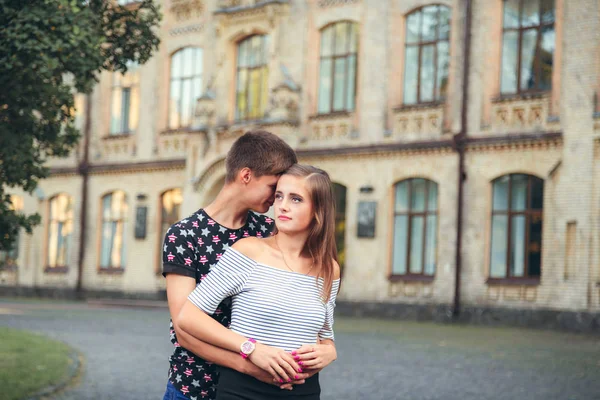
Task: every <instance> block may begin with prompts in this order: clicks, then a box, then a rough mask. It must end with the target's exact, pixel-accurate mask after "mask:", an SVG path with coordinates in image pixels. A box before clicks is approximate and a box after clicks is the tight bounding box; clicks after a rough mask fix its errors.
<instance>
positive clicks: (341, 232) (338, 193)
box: [333, 183, 347, 268]
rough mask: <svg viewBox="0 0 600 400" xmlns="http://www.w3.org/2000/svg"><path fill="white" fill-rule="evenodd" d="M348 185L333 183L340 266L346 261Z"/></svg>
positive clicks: (336, 239)
mask: <svg viewBox="0 0 600 400" xmlns="http://www.w3.org/2000/svg"><path fill="white" fill-rule="evenodd" d="M346 192H347V190H346V186H344V185H340V184H339V183H333V195H334V196H335V243H336V245H337V252H338V262H339V264H340V268H343V267H344V264H345V262H346Z"/></svg>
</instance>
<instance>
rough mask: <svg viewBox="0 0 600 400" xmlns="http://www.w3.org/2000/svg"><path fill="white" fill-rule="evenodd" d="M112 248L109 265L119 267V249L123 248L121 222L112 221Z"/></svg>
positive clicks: (120, 264) (120, 263)
mask: <svg viewBox="0 0 600 400" xmlns="http://www.w3.org/2000/svg"><path fill="white" fill-rule="evenodd" d="M112 231H113V237H114V239H113V248H112V252H111V258H110V263H111V265H110V266H111V267H121V266H122V262H121V254H122V253H121V250H122V249H123V224H122V223H121V222H113V223H112Z"/></svg>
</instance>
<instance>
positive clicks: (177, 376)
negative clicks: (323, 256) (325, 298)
mask: <svg viewBox="0 0 600 400" xmlns="http://www.w3.org/2000/svg"><path fill="white" fill-rule="evenodd" d="M296 162H297V159H296V154H295V153H294V151H293V150H292V148H291V147H290V146H288V145H287V144H286V143H285V142H284V141H282V140H281V139H279V138H278V137H277V136H275V135H273V134H271V133H269V132H265V131H253V132H248V133H246V134H244V135H243V136H241V137H240V138H239V139H238V140H236V141H235V143H234V144H233V146H232V147H231V149H230V150H229V152H228V153H227V159H226V170H227V176H226V179H225V185H224V186H223V188H222V189H221V191H220V192H219V194H218V195H217V198H216V199H215V200H214V201H213V202H212V203H211V204H210V205H208V206H207V207H206V208H204V209H200V210H198V211H196V212H195V213H194V214H192V215H191V216H189V217H187V218H185V219H183V220H181V221H179V222H177V223H175V224H174V225H172V226H171V228H170V229H169V230H168V231H167V233H166V235H165V241H164V246H163V275H164V276H165V277H166V279H167V298H168V302H169V311H170V313H171V326H170V334H171V343H173V345H174V346H175V348H174V351H173V355H172V356H171V357H170V359H169V361H170V368H169V381H168V383H167V391H166V393H165V396H164V399H165V400H167V399H192V400H195V399H197V400H200V399H203V400H213V399H215V397H216V390H217V380H218V376H217V373H216V365H222V366H225V367H229V368H232V369H234V370H236V371H239V372H242V373H245V374H248V375H251V376H253V377H255V378H256V379H259V380H262V381H264V382H269V383H272V378H271V376H270V374H268V373H267V372H265V371H263V370H261V369H260V368H258V367H256V366H255V365H254V364H252V363H251V362H249V361H247V360H245V359H244V358H243V357H241V356H240V355H239V354H238V353H233V352H230V351H227V350H223V349H220V348H218V347H215V346H212V345H209V344H206V343H204V342H201V341H199V340H197V339H195V338H193V337H192V336H190V335H187V334H185V332H181V331H179V330H176V329H175V328H174V324H173V320H174V319H175V318H177V316H178V315H179V311H180V310H181V307H182V306H183V304H184V303H185V302H186V300H187V296H188V295H189V294H190V293H191V292H192V291H193V290H194V289H195V287H196V285H197V284H198V283H199V282H200V281H201V280H202V279H203V278H204V277H205V276H206V274H208V273H209V272H210V268H211V267H212V266H213V265H215V264H216V263H217V261H218V260H219V259H220V258H221V256H222V254H223V252H224V251H225V250H226V249H227V248H228V247H229V246H231V245H233V244H234V243H235V242H236V241H237V240H239V239H241V238H242V237H246V236H257V237H266V236H268V235H270V234H271V230H272V229H273V227H274V222H273V220H272V219H270V218H268V217H266V216H263V215H259V214H256V213H254V212H253V211H256V212H258V213H265V212H267V211H268V210H269V208H270V207H271V206H272V205H273V201H274V193H275V187H276V185H277V181H278V180H279V176H280V175H281V173H283V172H284V171H285V170H286V169H288V168H289V167H290V166H292V165H293V164H295V163H296ZM251 210H252V211H251ZM212 317H213V318H214V319H215V320H217V321H218V322H220V323H221V324H222V325H224V326H229V323H230V318H231V299H226V300H225V301H223V303H221V304H220V305H219V308H218V309H217V311H216V312H215V314H214V315H213V316H212ZM301 378H304V376H302V377H301ZM288 388H289V387H288Z"/></svg>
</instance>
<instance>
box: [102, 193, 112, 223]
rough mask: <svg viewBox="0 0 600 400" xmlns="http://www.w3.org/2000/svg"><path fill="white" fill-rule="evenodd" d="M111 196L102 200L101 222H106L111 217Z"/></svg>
mask: <svg viewBox="0 0 600 400" xmlns="http://www.w3.org/2000/svg"><path fill="white" fill-rule="evenodd" d="M111 204H112V195H110V194H109V195H106V196H104V197H103V198H102V220H103V221H108V220H110V217H111V215H112V214H111V208H110V206H111Z"/></svg>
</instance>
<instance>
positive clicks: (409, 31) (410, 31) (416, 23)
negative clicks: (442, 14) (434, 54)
mask: <svg viewBox="0 0 600 400" xmlns="http://www.w3.org/2000/svg"><path fill="white" fill-rule="evenodd" d="M420 26H421V12H420V11H417V12H414V13H412V14H410V15H409V16H408V18H406V43H417V42H418V41H419V30H420Z"/></svg>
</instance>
